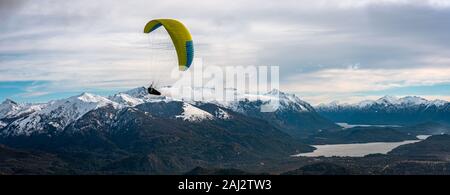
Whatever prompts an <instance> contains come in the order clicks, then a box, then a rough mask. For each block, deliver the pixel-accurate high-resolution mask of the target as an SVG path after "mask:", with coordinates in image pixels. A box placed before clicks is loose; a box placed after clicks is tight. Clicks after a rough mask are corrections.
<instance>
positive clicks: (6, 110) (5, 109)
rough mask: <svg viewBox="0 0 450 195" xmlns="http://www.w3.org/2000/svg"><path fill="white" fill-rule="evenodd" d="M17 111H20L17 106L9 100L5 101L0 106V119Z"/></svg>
mask: <svg viewBox="0 0 450 195" xmlns="http://www.w3.org/2000/svg"><path fill="white" fill-rule="evenodd" d="M19 109H20V106H19V104H17V103H16V102H14V101H12V100H10V99H6V100H5V101H3V102H2V103H1V104H0V119H1V118H4V117H6V116H7V115H9V114H11V113H13V112H15V111H17V110H19Z"/></svg>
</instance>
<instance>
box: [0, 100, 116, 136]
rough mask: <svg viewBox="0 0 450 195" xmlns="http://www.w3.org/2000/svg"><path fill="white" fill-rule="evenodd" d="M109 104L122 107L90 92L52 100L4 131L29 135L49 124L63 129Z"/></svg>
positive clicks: (45, 127)
mask: <svg viewBox="0 0 450 195" xmlns="http://www.w3.org/2000/svg"><path fill="white" fill-rule="evenodd" d="M107 105H111V106H113V107H115V108H118V107H120V106H119V104H117V103H115V102H113V101H111V100H109V99H107V98H105V97H102V96H98V95H93V94H89V93H83V94H81V95H78V96H73V97H69V98H67V99H61V100H55V101H50V102H49V103H47V104H44V105H40V109H36V111H35V112H33V113H31V114H29V115H26V116H24V117H22V118H20V119H18V120H16V121H14V122H12V123H11V124H10V128H9V129H8V130H7V131H6V132H3V133H6V134H15V135H22V134H24V135H29V134H31V133H34V132H40V131H45V130H48V126H53V127H54V128H56V129H57V130H62V129H64V128H65V127H66V126H67V125H69V124H70V123H72V122H74V121H75V120H77V119H79V118H80V117H82V116H83V115H84V114H86V113H88V112H89V111H91V110H94V109H97V108H100V107H104V106H107Z"/></svg>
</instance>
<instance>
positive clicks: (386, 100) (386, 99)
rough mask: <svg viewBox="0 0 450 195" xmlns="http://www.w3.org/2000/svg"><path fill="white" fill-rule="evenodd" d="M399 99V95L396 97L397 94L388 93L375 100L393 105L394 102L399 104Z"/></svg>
mask: <svg viewBox="0 0 450 195" xmlns="http://www.w3.org/2000/svg"><path fill="white" fill-rule="evenodd" d="M398 100H399V99H398V98H397V97H395V96H389V95H386V96H384V97H382V98H380V99H378V100H377V101H375V102H376V103H378V104H385V105H392V104H393V105H396V104H398Z"/></svg>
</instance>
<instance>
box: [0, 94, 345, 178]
mask: <svg viewBox="0 0 450 195" xmlns="http://www.w3.org/2000/svg"><path fill="white" fill-rule="evenodd" d="M276 93H277V95H278V93H279V92H278V91H277V92H276ZM274 95H275V94H274V91H272V92H270V93H267V94H264V95H262V96H264V97H262V98H257V99H250V98H247V97H242V98H240V99H238V100H236V101H234V102H227V103H223V102H211V101H187V100H178V99H175V98H171V97H166V96H153V95H149V94H147V92H146V89H145V88H144V87H140V88H136V89H132V90H129V91H125V92H121V93H118V94H115V95H112V96H109V97H102V96H98V95H94V94H89V93H83V94H80V95H78V96H74V97H69V98H66V99H60V100H54V101H50V102H48V103H42V104H19V103H16V102H14V101H12V100H6V101H4V102H3V103H2V104H0V108H1V110H0V113H1V114H2V115H1V118H0V122H1V126H0V144H4V145H7V146H8V147H13V148H17V149H21V150H39V151H43V152H48V153H51V154H57V157H58V159H62V160H63V161H64V162H67V163H68V164H70V166H69V167H71V168H72V169H74V171H75V172H77V173H80V172H81V173H86V172H87V173H89V171H90V170H96V172H98V171H101V172H104V173H108V172H115V173H118V172H124V173H151V174H158V173H180V172H182V171H186V170H188V169H191V168H192V167H195V166H201V165H203V166H204V165H208V164H214V165H220V164H230V163H239V162H246V161H252V162H253V161H259V160H264V159H268V158H272V159H273V158H288V157H289V156H290V155H292V154H295V153H299V152H306V151H312V150H313V149H314V148H313V147H311V146H309V145H306V144H302V143H301V142H299V141H298V140H297V139H296V137H295V136H296V135H302V134H303V132H304V133H305V134H308V133H313V132H317V131H319V129H320V128H330V127H332V128H335V127H336V125H335V124H334V123H333V122H331V121H329V120H327V119H324V118H323V117H321V116H319V115H318V114H317V113H316V112H315V110H314V108H313V107H312V106H311V105H309V104H308V103H306V102H304V101H301V100H300V99H299V98H297V97H296V96H295V95H290V94H285V93H281V92H280V96H279V98H280V107H279V108H278V109H277V110H276V111H275V112H274V113H270V114H269V113H261V112H260V108H261V106H263V105H265V104H267V103H268V102H270V101H271V99H273V98H272V97H274ZM253 97H254V96H253ZM284 116H289V120H284V118H283V117H284ZM296 126H297V127H299V128H296ZM296 131H298V132H296Z"/></svg>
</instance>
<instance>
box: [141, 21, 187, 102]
mask: <svg viewBox="0 0 450 195" xmlns="http://www.w3.org/2000/svg"><path fill="white" fill-rule="evenodd" d="M161 26H163V27H164V28H165V29H166V31H167V33H169V35H170V38H171V40H172V43H173V45H174V47H175V51H176V53H177V57H178V68H179V70H180V71H185V70H187V69H188V68H189V67H190V66H191V65H192V61H193V59H194V43H193V41H192V36H191V33H190V32H189V30H188V29H187V28H186V26H184V24H183V23H181V22H180V21H178V20H175V19H154V20H151V21H150V22H148V23H147V24H146V25H145V27H144V33H151V32H153V31H154V30H156V29H158V28H159V27H161ZM147 90H148V93H149V94H152V95H161V93H160V92H159V91H157V90H156V89H155V88H154V87H153V84H152V85H150V87H148V89H147Z"/></svg>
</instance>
